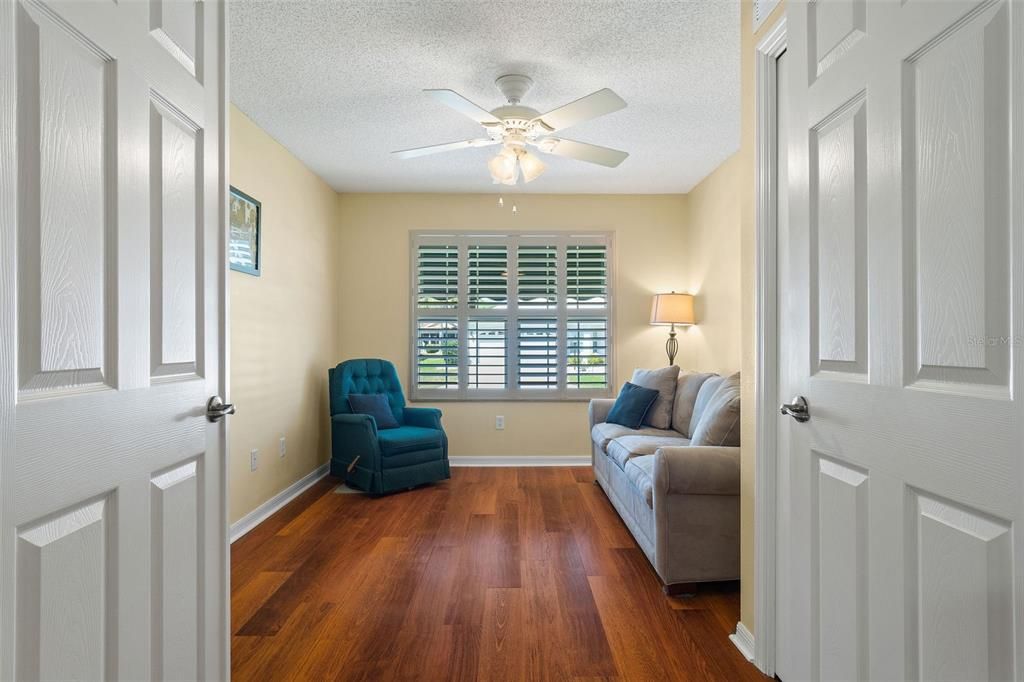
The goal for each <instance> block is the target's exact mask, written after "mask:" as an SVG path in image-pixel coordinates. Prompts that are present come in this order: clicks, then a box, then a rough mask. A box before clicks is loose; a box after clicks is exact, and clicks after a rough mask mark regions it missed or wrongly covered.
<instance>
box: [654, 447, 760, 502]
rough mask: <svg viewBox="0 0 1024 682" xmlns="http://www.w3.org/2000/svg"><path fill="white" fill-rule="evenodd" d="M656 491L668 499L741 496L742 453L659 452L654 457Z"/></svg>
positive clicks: (735, 450) (682, 449)
mask: <svg viewBox="0 0 1024 682" xmlns="http://www.w3.org/2000/svg"><path fill="white" fill-rule="evenodd" d="M654 489H655V491H661V492H663V493H666V494H669V495H739V494H740V449H739V448H737V447H710V446H697V447H689V446H673V447H665V448H658V450H657V452H655V453H654Z"/></svg>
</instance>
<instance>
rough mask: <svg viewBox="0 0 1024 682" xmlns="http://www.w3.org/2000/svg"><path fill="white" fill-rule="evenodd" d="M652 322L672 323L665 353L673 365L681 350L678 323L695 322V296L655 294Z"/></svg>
mask: <svg viewBox="0 0 1024 682" xmlns="http://www.w3.org/2000/svg"><path fill="white" fill-rule="evenodd" d="M651 324H667V325H671V326H670V328H669V332H668V341H666V342H665V354H666V355H668V364H669V365H673V364H675V361H676V353H678V352H679V341H678V340H676V325H677V324H678V325H684V326H690V325H691V324H695V322H694V319H693V296H691V295H690V294H677V293H676V292H674V291H673V292H672V293H669V294H655V295H654V304H653V305H652V306H651Z"/></svg>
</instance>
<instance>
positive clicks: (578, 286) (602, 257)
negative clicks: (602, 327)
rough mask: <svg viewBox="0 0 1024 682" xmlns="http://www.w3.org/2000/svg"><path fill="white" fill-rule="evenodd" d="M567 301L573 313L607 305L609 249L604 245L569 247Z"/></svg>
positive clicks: (566, 277) (566, 257)
mask: <svg viewBox="0 0 1024 682" xmlns="http://www.w3.org/2000/svg"><path fill="white" fill-rule="evenodd" d="M565 297H566V306H567V307H568V308H569V309H570V310H572V309H581V308H604V307H606V306H607V305H608V247H606V246H605V245H604V244H585V245H569V246H567V247H566V253H565Z"/></svg>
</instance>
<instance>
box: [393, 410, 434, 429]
mask: <svg viewBox="0 0 1024 682" xmlns="http://www.w3.org/2000/svg"><path fill="white" fill-rule="evenodd" d="M402 414H403V415H404V418H405V423H406V424H408V425H409V426H422V427H424V428H427V429H437V430H438V431H443V430H444V429H443V428H441V410H439V409H437V408H436V407H406V408H404V410H403V412H402Z"/></svg>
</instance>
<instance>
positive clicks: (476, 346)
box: [466, 318, 508, 389]
mask: <svg viewBox="0 0 1024 682" xmlns="http://www.w3.org/2000/svg"><path fill="white" fill-rule="evenodd" d="M506 330H507V323H506V321H505V320H493V319H475V318H470V320H469V323H468V328H467V332H466V345H467V355H468V364H469V366H468V368H467V382H468V386H469V388H473V389H502V388H505V385H506V381H507V372H508V369H507V368H508V343H507V338H506V336H507V334H506Z"/></svg>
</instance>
